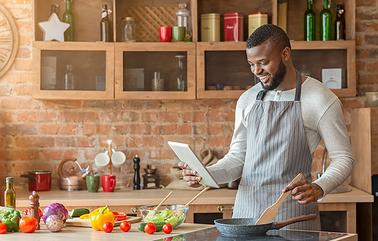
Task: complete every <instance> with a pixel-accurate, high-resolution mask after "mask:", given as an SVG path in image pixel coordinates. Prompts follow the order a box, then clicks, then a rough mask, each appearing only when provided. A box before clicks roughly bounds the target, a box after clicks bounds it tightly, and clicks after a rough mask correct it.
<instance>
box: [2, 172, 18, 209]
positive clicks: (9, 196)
mask: <svg viewBox="0 0 378 241" xmlns="http://www.w3.org/2000/svg"><path fill="white" fill-rule="evenodd" d="M5 184H6V189H5V192H4V205H5V206H6V207H10V208H16V192H15V191H14V188H13V177H6V178H5Z"/></svg>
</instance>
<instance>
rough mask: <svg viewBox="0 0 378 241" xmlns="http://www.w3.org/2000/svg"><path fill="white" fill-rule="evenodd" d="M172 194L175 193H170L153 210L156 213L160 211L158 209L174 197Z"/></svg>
mask: <svg viewBox="0 0 378 241" xmlns="http://www.w3.org/2000/svg"><path fill="white" fill-rule="evenodd" d="M172 193H173V191H170V192H169V193H168V194H167V196H165V197H164V198H163V199H162V200H161V201H160V202H159V204H158V205H157V206H156V207H155V208H154V209H153V210H155V211H156V210H158V208H159V207H160V206H161V205H162V204H163V203H164V202H165V200H167V199H168V198H169V197H170V196H171V195H172Z"/></svg>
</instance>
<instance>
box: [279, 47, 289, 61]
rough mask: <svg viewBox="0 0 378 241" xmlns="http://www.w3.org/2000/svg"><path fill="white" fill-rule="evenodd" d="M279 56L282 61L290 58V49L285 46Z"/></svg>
mask: <svg viewBox="0 0 378 241" xmlns="http://www.w3.org/2000/svg"><path fill="white" fill-rule="evenodd" d="M281 58H282V60H283V61H284V62H287V61H289V60H290V58H291V49H290V48H289V47H285V48H284V49H283V50H282V53H281Z"/></svg>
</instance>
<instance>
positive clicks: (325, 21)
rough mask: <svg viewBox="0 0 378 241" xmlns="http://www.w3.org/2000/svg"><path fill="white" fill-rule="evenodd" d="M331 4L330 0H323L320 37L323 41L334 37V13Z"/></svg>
mask: <svg viewBox="0 0 378 241" xmlns="http://www.w3.org/2000/svg"><path fill="white" fill-rule="evenodd" d="M329 6H330V4H329V0H323V10H322V11H321V12H320V21H321V27H320V39H321V40H323V41H327V40H331V39H332V14H331V11H330V10H329Z"/></svg>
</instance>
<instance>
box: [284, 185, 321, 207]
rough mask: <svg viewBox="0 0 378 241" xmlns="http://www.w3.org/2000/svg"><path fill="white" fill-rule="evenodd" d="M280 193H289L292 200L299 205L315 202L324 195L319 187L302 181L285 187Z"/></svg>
mask: <svg viewBox="0 0 378 241" xmlns="http://www.w3.org/2000/svg"><path fill="white" fill-rule="evenodd" d="M282 192H291V196H292V198H293V199H294V200H297V201H298V203H300V204H307V203H312V202H316V201H317V200H318V199H319V198H321V197H323V194H324V192H323V189H322V188H321V187H320V186H318V185H317V184H315V183H309V182H308V181H307V180H304V179H302V180H300V181H299V182H296V183H293V184H292V185H289V186H287V187H286V188H285V189H284V190H282Z"/></svg>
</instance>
